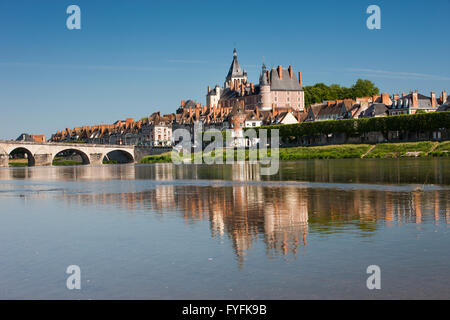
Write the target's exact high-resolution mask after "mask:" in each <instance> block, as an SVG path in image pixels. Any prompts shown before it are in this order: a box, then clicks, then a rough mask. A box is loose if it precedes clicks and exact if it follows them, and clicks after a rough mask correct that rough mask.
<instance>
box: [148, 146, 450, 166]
mask: <svg viewBox="0 0 450 320" xmlns="http://www.w3.org/2000/svg"><path fill="white" fill-rule="evenodd" d="M279 150H280V152H279V154H280V157H279V160H280V161H295V160H308V159H396V158H436V157H450V141H443V142H436V141H419V142H400V143H380V144H342V145H326V146H314V147H281V148H280V149H279ZM234 154H235V155H236V150H235V152H234ZM248 155H249V152H248V149H247V150H245V160H246V161H247V160H249V159H248V158H249V157H248ZM191 156H192V158H193V157H194V155H191ZM223 159H224V160H225V159H226V158H225V154H223ZM171 162H172V160H171V155H170V152H167V153H163V154H160V155H152V156H147V157H144V158H143V159H142V160H141V161H140V162H139V163H141V164H151V163H171Z"/></svg>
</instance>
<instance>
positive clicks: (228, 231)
mask: <svg viewBox="0 0 450 320" xmlns="http://www.w3.org/2000/svg"><path fill="white" fill-rule="evenodd" d="M0 203H1V210H0V261H1V268H0V298H1V299H24V298H30V299H58V298H59V299H337V298H344V299H393V298H396V299H410V298H425V299H428V298H437V299H449V298H450V272H449V271H450V250H449V245H450V232H449V231H450V229H449V222H450V159H444V158H440V159H439V158H436V159H390V160H388V159H386V160H380V159H374V160H371V159H355V160H353V159H352V160H305V161H295V162H283V163H281V164H280V170H279V172H278V174H276V175H274V176H261V175H260V168H259V166H258V165H257V164H249V163H243V164H234V165H178V166H176V165H172V164H154V165H105V166H76V167H30V168H1V169H0ZM69 265H77V266H79V267H80V270H81V289H80V290H69V289H67V287H66V279H67V278H68V276H69V275H68V274H67V273H66V269H67V267H68V266H69ZM370 265H376V266H379V268H380V270H381V289H379V290H377V289H375V290H369V289H368V288H367V285H366V280H367V278H368V277H369V276H370V274H368V273H367V272H366V270H367V267H368V266H370Z"/></svg>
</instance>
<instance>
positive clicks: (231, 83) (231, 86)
mask: <svg viewBox="0 0 450 320" xmlns="http://www.w3.org/2000/svg"><path fill="white" fill-rule="evenodd" d="M233 89H234V81H231V80H230V90H231V91H233Z"/></svg>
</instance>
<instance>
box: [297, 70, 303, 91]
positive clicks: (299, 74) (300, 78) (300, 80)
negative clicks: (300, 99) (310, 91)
mask: <svg viewBox="0 0 450 320" xmlns="http://www.w3.org/2000/svg"><path fill="white" fill-rule="evenodd" d="M298 83H299V84H300V88H303V80H302V73H301V72H299V73H298Z"/></svg>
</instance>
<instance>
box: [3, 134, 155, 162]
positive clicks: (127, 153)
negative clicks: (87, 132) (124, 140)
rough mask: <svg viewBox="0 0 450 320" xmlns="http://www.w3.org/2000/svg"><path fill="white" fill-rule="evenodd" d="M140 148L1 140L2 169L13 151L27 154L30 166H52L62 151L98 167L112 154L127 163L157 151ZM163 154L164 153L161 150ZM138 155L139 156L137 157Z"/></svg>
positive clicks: (137, 160)
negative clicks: (78, 156) (70, 152)
mask: <svg viewBox="0 0 450 320" xmlns="http://www.w3.org/2000/svg"><path fill="white" fill-rule="evenodd" d="M147 149H148V150H144V149H143V148H140V149H139V150H138V152H135V146H131V145H103V144H81V143H54V142H42V143H40V142H24V141H4V140H0V167H7V166H8V161H9V155H10V153H11V152H13V151H18V152H21V153H25V154H27V158H28V165H29V166H49V165H52V162H53V160H54V159H55V156H56V155H57V154H58V153H60V152H61V151H74V152H76V153H77V154H78V155H80V156H81V158H82V160H83V164H93V165H98V164H102V163H103V158H104V157H105V156H107V159H108V156H109V155H111V154H114V153H115V154H119V155H120V157H121V158H122V159H125V161H122V162H127V163H133V162H139V161H140V160H141V158H142V157H143V156H145V155H148V154H155V151H152V150H150V149H151V148H147ZM161 152H163V151H162V150H161ZM136 154H137V156H136Z"/></svg>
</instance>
